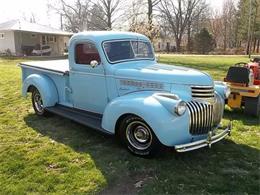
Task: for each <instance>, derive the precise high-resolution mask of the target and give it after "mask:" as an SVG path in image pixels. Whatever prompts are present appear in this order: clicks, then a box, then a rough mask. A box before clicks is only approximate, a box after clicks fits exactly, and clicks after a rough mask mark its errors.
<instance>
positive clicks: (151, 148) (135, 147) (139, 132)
mask: <svg viewBox="0 0 260 195" xmlns="http://www.w3.org/2000/svg"><path fill="white" fill-rule="evenodd" d="M118 133H119V138H120V141H121V142H122V143H123V144H124V145H125V146H126V147H127V149H128V150H129V151H130V152H131V153H133V154H135V155H138V156H143V157H144V156H152V155H155V154H156V153H157V152H158V150H159V149H160V148H161V143H160V142H159V140H158V139H157V137H156V135H155V134H154V132H153V131H152V129H151V128H150V127H149V126H148V125H147V124H146V122H145V121H144V120H143V119H142V118H140V117H137V116H134V115H131V116H127V117H126V118H124V119H123V120H122V121H121V124H120V125H119V129H118Z"/></svg>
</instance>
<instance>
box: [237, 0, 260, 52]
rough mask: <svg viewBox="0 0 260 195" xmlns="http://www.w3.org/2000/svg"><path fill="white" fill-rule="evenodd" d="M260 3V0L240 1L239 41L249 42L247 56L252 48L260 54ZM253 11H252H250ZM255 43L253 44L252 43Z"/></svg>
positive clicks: (238, 15)
mask: <svg viewBox="0 0 260 195" xmlns="http://www.w3.org/2000/svg"><path fill="white" fill-rule="evenodd" d="M259 6H260V2H259V0H240V1H239V4H238V14H237V18H238V34H237V35H238V40H239V42H244V41H246V42H247V48H246V50H247V54H249V53H250V51H251V47H253V50H256V51H257V52H259V41H260V36H259V34H260V32H259V28H260V27H259V26H260V13H259V12H260V7H259ZM250 10H251V11H250ZM252 42H253V43H252Z"/></svg>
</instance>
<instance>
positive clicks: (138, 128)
mask: <svg viewBox="0 0 260 195" xmlns="http://www.w3.org/2000/svg"><path fill="white" fill-rule="evenodd" d="M126 138H127V140H128V142H129V143H130V144H131V145H132V146H133V147H134V148H136V149H138V150H145V149H147V148H148V147H150V145H151V144H152V133H151V130H150V128H149V127H148V126H147V125H146V124H145V123H143V122H141V121H134V122H131V123H130V124H129V125H128V126H127V128H126Z"/></svg>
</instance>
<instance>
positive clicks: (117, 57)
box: [103, 40, 154, 62]
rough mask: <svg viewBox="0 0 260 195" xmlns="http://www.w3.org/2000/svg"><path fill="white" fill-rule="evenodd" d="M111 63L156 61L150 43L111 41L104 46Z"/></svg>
mask: <svg viewBox="0 0 260 195" xmlns="http://www.w3.org/2000/svg"><path fill="white" fill-rule="evenodd" d="M103 47H104V50H105V52H106V55H107V57H108V59H109V61H110V62H118V61H123V60H135V59H154V55H153V50H152V47H151V44H150V42H147V41H140V40H135V41H128V40H123V41H109V42H105V43H104V44H103Z"/></svg>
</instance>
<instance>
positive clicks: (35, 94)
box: [32, 88, 47, 116]
mask: <svg viewBox="0 0 260 195" xmlns="http://www.w3.org/2000/svg"><path fill="white" fill-rule="evenodd" d="M32 105H33V109H34V111H35V113H36V114H37V115H38V116H46V115H47V112H46V110H45V109H44V107H43V100H42V96H41V94H40V92H39V91H38V89H37V88H34V89H33V90H32Z"/></svg>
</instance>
